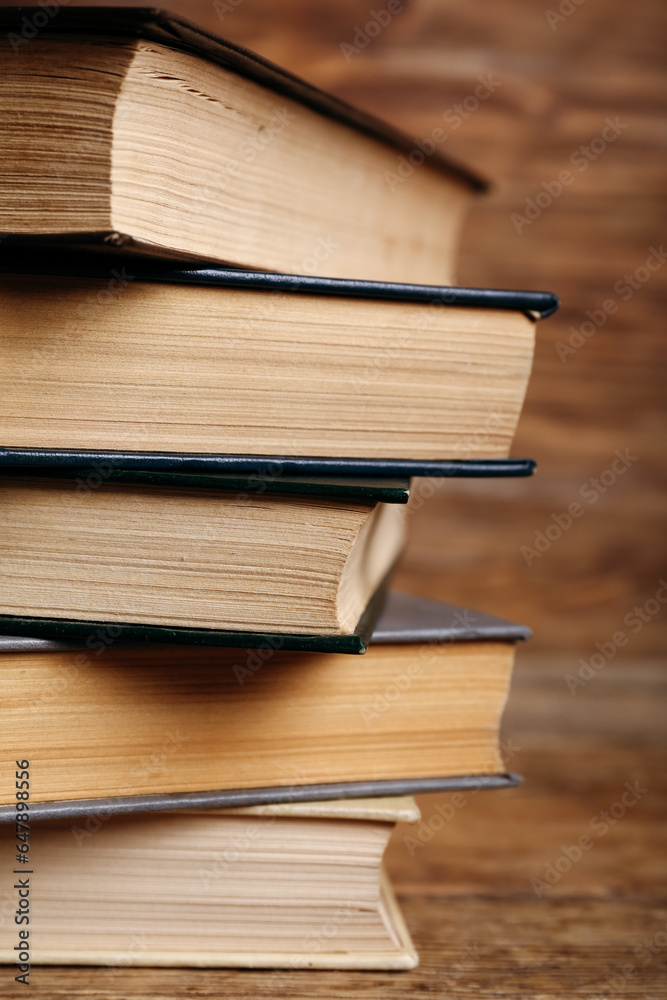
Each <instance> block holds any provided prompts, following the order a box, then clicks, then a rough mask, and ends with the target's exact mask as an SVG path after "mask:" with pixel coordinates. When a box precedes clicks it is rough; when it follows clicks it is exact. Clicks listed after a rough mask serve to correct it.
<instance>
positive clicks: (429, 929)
mask: <svg viewBox="0 0 667 1000" xmlns="http://www.w3.org/2000/svg"><path fill="white" fill-rule="evenodd" d="M570 667H571V665H570V663H569V661H568V660H567V659H561V660H541V659H536V658H535V657H534V656H533V655H531V654H530V651H529V649H528V648H526V649H525V650H523V651H522V655H521V657H520V664H519V668H518V670H517V673H516V680H515V684H514V690H513V695H512V699H511V707H510V708H509V709H508V712H507V718H506V722H505V735H504V742H505V745H506V748H507V752H508V755H510V756H511V760H510V766H511V767H512V768H513V769H516V770H517V771H519V772H520V773H521V774H523V775H524V778H525V782H524V784H523V785H522V787H521V788H519V789H509V790H506V791H496V792H480V793H478V794H477V795H472V796H469V797H468V798H467V801H466V803H465V804H464V805H462V806H461V807H460V808H458V809H454V810H452V809H451V808H450V809H446V808H444V807H445V805H446V804H447V803H449V804H450V805H451V797H450V796H447V795H436V796H423V797H422V798H421V807H422V813H423V821H422V822H423V823H424V827H423V829H422V830H421V836H419V834H420V829H419V828H417V829H416V830H415V829H414V828H413V827H411V826H401V827H399V828H398V829H397V830H396V833H395V835H394V837H393V839H392V842H391V844H390V848H389V853H388V862H389V869H390V872H391V876H392V880H393V882H394V884H395V885H396V887H397V889H398V891H399V899H400V903H401V906H402V908H403V910H404V913H405V915H406V917H407V922H408V925H409V927H410V931H411V933H412V935H413V939H414V942H415V945H416V948H417V951H418V952H419V954H420V958H421V964H420V966H419V967H418V968H417V969H416V970H415V971H413V972H401V973H377V972H303V971H299V972H296V971H292V972H280V973H274V972H240V971H234V970H199V971H198V970H191V969H111V970H109V969H88V968H40V967H38V966H35V967H33V970H32V973H31V984H30V989H29V990H25V989H24V988H23V987H21V988H20V989H19V988H17V989H16V991H15V992H12V991H9V992H7V993H5V992H2V990H0V995H1V996H8V997H9V996H12V997H14V996H16V997H22V996H28V995H29V996H30V997H31V998H32V1000H84V998H86V1000H90V998H95V1000H149V998H150V1000H156V998H165V1000H166V998H170V1000H186V998H187V1000H191V998H195V997H207V998H211V1000H223V998H224V1000H227V998H229V1000H240V998H243V997H248V998H250V997H253V998H255V997H267V998H270V997H274V996H275V997H285V998H294V1000H297V998H298V1000H301V998H304V1000H305V998H311V997H312V998H319V997H331V998H336V1000H344V998H351V997H366V996H368V997H378V998H382V997H396V998H414V997H419V996H425V997H433V998H437V1000H449V998H452V1000H453V998H459V997H472V996H474V997H484V998H486V997H503V998H504V997H507V998H519V997H521V998H524V997H526V998H532V1000H538V998H539V1000H552V998H553V1000H556V998H558V1000H562V998H591V1000H592V998H596V1000H597V998H598V997H604V998H605V1000H607V998H608V997H618V998H626V997H642V998H644V1000H653V998H658V997H665V996H667V885H666V884H665V861H664V858H665V844H666V843H667V799H666V797H665V791H666V786H667V774H666V772H665V766H664V765H665V749H666V743H667V733H666V731H665V718H666V717H667V690H666V685H665V680H664V676H665V675H664V672H662V671H660V670H658V669H656V664H655V663H654V662H652V661H647V662H641V661H638V662H635V663H631V664H626V665H616V664H611V663H610V664H609V665H608V666H607V667H605V668H604V669H602V670H601V671H600V672H599V673H598V674H596V675H595V677H594V678H593V679H592V680H591V681H590V682H589V683H588V684H587V685H586V686H585V687H584V688H577V693H576V695H572V694H570V691H569V689H568V687H567V685H566V683H565V681H564V676H565V675H566V674H567V673H568V672H569V670H570ZM626 785H629V786H630V788H632V789H634V791H635V793H636V794H634V795H632V796H631V795H630V794H628V795H626V802H629V803H630V804H629V805H628V806H625V805H624V804H623V802H622V798H623V795H624V793H625V792H626V791H627V789H626ZM619 803H620V805H619ZM438 806H439V807H440V811H438V809H437V808H436V807H438ZM452 812H453V815H452V816H451V819H449V820H448V821H447V822H445V823H444V824H443V823H442V822H440V819H439V817H440V816H441V815H442V814H443V813H444V815H445V816H449V815H450V814H451V813H452ZM621 812H623V813H624V815H620V814H621ZM605 813H607V814H608V819H606V818H605V815H604V814H605ZM415 834H417V836H415ZM585 835H587V836H589V838H590V841H591V843H590V845H589V846H588V849H587V850H585V851H582V853H581V857H580V858H578V857H577V846H578V845H579V843H580V841H581V838H582V837H584V836H585ZM406 836H409V837H410V838H412V839H411V840H408V841H407V843H406V841H405V837H406ZM417 839H418V840H419V842H420V843H422V842H423V847H419V848H417V847H415V846H414V843H413V841H414V840H417ZM583 843H584V844H585V845H588V841H584V842H583ZM579 849H580V850H581V848H579ZM568 855H569V857H568ZM552 883H553V884H552ZM0 971H1V970H0ZM8 971H9V970H7V969H6V970H4V972H3V974H2V978H3V979H4V984H7V981H8V977H7V976H6V974H7V972H8ZM620 977H623V978H622V979H621V978H620Z"/></svg>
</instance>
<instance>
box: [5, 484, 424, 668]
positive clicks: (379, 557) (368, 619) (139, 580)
mask: <svg viewBox="0 0 667 1000" xmlns="http://www.w3.org/2000/svg"><path fill="white" fill-rule="evenodd" d="M29 471H31V470H27V469H20V468H18V469H5V470H3V473H4V474H3V475H2V476H1V477H0V497H1V498H2V506H3V517H2V524H1V525H0V550H2V552H3V575H2V581H1V582H0V632H4V633H5V634H6V633H7V632H10V633H12V632H13V633H18V634H24V635H25V634H27V635H47V636H48V635H52V636H79V637H81V638H83V639H90V637H91V636H93V635H95V634H96V633H97V632H102V633H103V634H104V635H110V636H113V637H114V639H116V640H117V639H120V638H123V639H131V640H137V639H138V640H140V641H141V640H143V641H144V642H146V641H148V642H180V643H188V644H210V645H231V646H236V647H238V646H243V645H247V646H250V645H255V646H256V645H262V644H266V643H268V644H269V645H270V648H273V649H310V650H317V649H323V650H327V649H329V650H330V649H338V650H339V651H341V652H363V650H364V648H365V644H366V642H367V641H368V638H369V635H370V633H371V631H372V628H373V625H374V624H375V621H376V619H377V614H378V612H379V607H380V601H381V596H382V591H383V588H384V584H385V581H386V578H387V577H388V574H389V571H390V570H391V568H392V566H393V564H394V562H395V561H396V558H397V557H398V554H399V552H400V549H401V546H402V543H403V535H404V522H405V511H406V501H407V499H408V495H409V483H408V481H407V480H403V481H396V480H393V481H387V480H377V479H376V480H362V481H359V480H349V479H348V480H341V479H338V480H336V479H331V478H329V479H319V480H310V481H306V480H303V479H298V478H288V477H281V478H280V479H276V480H274V479H271V478H270V477H264V478H259V477H254V478H252V479H248V478H246V479H245V480H243V479H239V477H234V476H225V475H219V476H216V475H209V476H201V477H197V476H187V475H183V474H179V473H166V472H156V473H137V472H132V471H120V470H114V469H112V468H106V469H103V470H102V471H101V472H100V473H97V474H93V475H91V474H86V471H85V470H79V472H80V474H77V470H71V472H70V474H69V475H67V471H65V473H63V472H62V471H60V470H51V472H52V474H51V475H40V476H35V475H32V476H31V475H26V472H29Z"/></svg>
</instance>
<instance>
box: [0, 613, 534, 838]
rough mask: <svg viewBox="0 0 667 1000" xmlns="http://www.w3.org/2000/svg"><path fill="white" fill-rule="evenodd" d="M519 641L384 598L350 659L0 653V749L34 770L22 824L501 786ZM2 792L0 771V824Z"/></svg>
mask: <svg viewBox="0 0 667 1000" xmlns="http://www.w3.org/2000/svg"><path fill="white" fill-rule="evenodd" d="M528 635H529V633H528V630H527V629H525V628H523V627H521V626H517V625H513V624H512V623H510V622H506V621H503V620H502V619H498V618H494V617H492V616H488V615H484V614H482V613H480V612H477V611H471V610H469V609H463V608H457V607H454V606H451V605H442V604H439V603H438V602H433V601H425V600H423V599H420V598H416V597H411V596H409V595H401V594H391V595H390V596H389V598H388V600H387V603H386V606H385V608H384V611H383V614H382V616H381V617H380V620H379V621H378V624H377V625H376V628H375V631H374V634H373V638H372V641H371V643H370V645H369V648H368V651H367V653H366V655H365V656H364V657H363V659H359V658H357V657H352V656H344V655H340V654H336V653H326V654H318V655H311V654H308V653H289V652H286V651H285V650H283V649H274V648H271V647H270V646H269V645H267V646H265V647H264V648H260V649H256V650H244V649H228V648H223V649H214V648H210V647H185V646H176V645H171V646H162V647H146V646H145V645H144V646H137V645H126V644H123V643H121V642H119V641H118V640H117V639H114V638H112V637H111V636H110V635H109V634H107V633H100V632H93V633H92V634H91V636H90V638H89V640H88V642H87V643H86V644H85V645H83V646H79V647H78V648H77V647H73V646H71V645H69V646H68V645H67V644H63V643H59V642H53V641H48V640H44V639H42V640H40V639H35V638H26V637H24V638H21V637H13V638H5V639H4V640H3V642H2V646H0V648H1V649H2V652H1V653H0V701H1V702H2V705H3V715H4V723H3V727H2V733H1V734H0V748H1V751H2V753H3V755H4V757H5V758H6V759H10V758H11V759H13V757H14V756H15V754H16V750H15V748H16V747H17V746H20V747H21V748H22V750H21V753H22V754H24V755H25V756H26V758H34V759H35V760H38V761H39V782H38V783H35V786H34V789H33V791H32V792H31V799H30V815H31V816H32V817H33V818H38V817H40V816H45V817H49V816H50V817H57V816H63V815H70V816H71V815H76V814H84V815H85V814H86V813H90V812H95V813H97V812H100V811H104V810H105V809H107V808H109V807H110V803H109V801H108V797H119V796H120V797H122V798H121V799H119V798H114V799H113V802H112V803H111V808H113V809H115V810H119V809H121V808H123V809H124V810H126V811H132V810H135V811H136V810H143V811H146V810H150V809H163V808H165V807H170V808H179V806H180V807H184V808H185V807H201V806H204V805H206V806H211V805H222V806H225V805H226V806H228V805H234V806H236V805H251V804H258V803H266V802H275V801H281V800H282V801H304V800H305V799H307V798H309V797H310V798H313V799H328V798H347V797H368V796H382V795H395V794H413V793H415V792H417V791H434V790H438V789H445V788H456V787H470V784H471V783H472V784H473V785H475V784H476V783H478V782H482V783H483V784H484V783H488V784H489V785H490V786H491V787H493V786H497V787H502V786H504V785H506V784H507V783H511V782H512V781H513V780H514V779H512V778H511V777H509V778H508V776H507V775H506V773H505V765H504V762H503V760H502V758H501V755H500V753H499V744H498V728H499V725H500V718H501V714H502V710H503V707H504V704H505V700H506V698H507V693H508V687H509V682H510V675H511V669H512V663H513V659H514V651H515V646H516V643H517V642H519V641H521V640H523V639H525V638H527V636H528ZM12 774H13V773H12ZM10 777H11V779H12V780H11V781H10V780H9V779H10ZM14 791H15V790H14V781H13V776H12V775H10V774H9V772H8V771H6V773H5V774H4V776H3V777H2V779H1V783H0V803H2V809H0V815H3V816H5V817H6V816H7V815H9V814H10V813H11V815H13V809H14V806H13V805H12V804H11V803H13V800H14Z"/></svg>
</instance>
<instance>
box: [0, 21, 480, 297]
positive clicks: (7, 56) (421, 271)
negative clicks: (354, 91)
mask: <svg viewBox="0 0 667 1000" xmlns="http://www.w3.org/2000/svg"><path fill="white" fill-rule="evenodd" d="M37 19H39V20H37ZM33 22H34V23H38V24H39V30H36V29H35V28H34V26H33ZM0 28H1V31H0V39H1V40H2V41H1V44H0V58H1V64H0V90H1V94H2V96H1V100H0V107H1V108H2V109H3V114H2V117H1V118H0V140H1V142H2V148H3V174H4V179H5V183H4V184H3V188H2V200H1V201H0V231H2V232H4V233H8V234H12V235H15V236H18V237H19V238H22V239H27V240H29V241H30V240H37V241H38V242H40V243H43V242H45V241H49V240H55V241H65V242H68V241H69V242H75V243H77V244H78V245H81V246H88V247H94V246H96V245H101V246H111V247H114V248H118V247H122V248H123V249H124V250H126V251H127V250H132V249H133V248H134V249H138V250H139V251H140V252H141V251H143V252H145V251H146V250H148V251H150V252H152V253H155V252H165V253H168V254H172V255H178V256H183V255H188V254H190V255H195V256H198V257H201V258H204V259H206V260H218V261H222V262H227V263H230V264H233V265H236V266H241V267H252V268H257V269H260V270H270V271H287V272H291V273H303V272H307V273H308V272H310V273H320V274H327V275H330V276H336V277H344V278H371V279H378V280H389V281H423V282H434V283H446V282H451V281H452V265H453V260H454V255H455V245H456V240H457V236H458V231H459V228H460V223H461V219H462V215H463V212H464V210H465V208H466V206H467V204H468V203H469V201H470V200H471V198H472V197H473V196H474V194H475V192H477V191H479V190H483V189H484V187H485V184H484V182H483V181H481V180H480V179H479V178H477V177H476V176H474V175H473V174H472V173H470V172H469V171H467V170H465V169H464V168H462V167H460V166H458V165H457V164H455V163H453V162H451V161H449V160H447V159H444V158H443V157H442V156H441V155H440V154H439V152H438V151H431V153H429V155H427V154H426V153H425V152H424V151H423V149H421V147H420V145H419V143H418V141H417V140H413V139H411V138H409V137H406V136H403V135H400V134H399V133H398V132H396V131H395V130H393V129H392V128H389V127H387V126H385V125H383V124H381V123H380V122H378V121H377V120H376V119H374V118H372V117H370V116H368V115H365V114H362V113H361V112H359V111H356V110H355V109H353V108H351V107H349V106H348V105H346V104H345V103H344V102H342V101H339V100H336V99H335V98H333V97H331V96H329V95H327V94H324V93H322V92H321V91H319V90H317V89H316V88H315V87H312V86H310V85H309V84H307V83H305V82H303V81H302V80H299V79H297V78H296V77H294V76H292V75H291V74H290V73H287V72H285V71H283V70H280V69H278V68H277V67H276V66H273V65H271V64H270V63H268V62H267V61H266V60H264V59H262V58H260V57H259V56H255V55H253V54H252V53H250V52H248V51H246V50H245V49H241V48H239V47H238V46H235V45H233V44H231V43H229V42H227V41H225V40H223V39H220V38H216V37H215V36H213V35H211V34H209V33H208V32H206V31H204V30H202V29H200V28H198V27H196V26H195V25H194V24H191V23H189V22H188V21H185V20H182V19H181V18H179V17H175V16H173V15H170V14H166V13H162V12H160V11H156V10H155V9H154V8H139V9H133V10H130V9H122V8H121V9H119V8H109V7H107V8H83V9H75V8H71V9H63V8H62V7H61V8H59V9H58V16H57V17H52V16H51V15H50V14H49V13H48V12H46V11H45V8H44V7H43V6H38V7H34V8H30V7H24V6H21V7H19V8H17V7H14V8H8V9H4V10H2V12H1V13H0ZM406 174H407V176H406ZM11 238H12V237H11V236H9V237H8V241H9V242H11Z"/></svg>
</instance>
